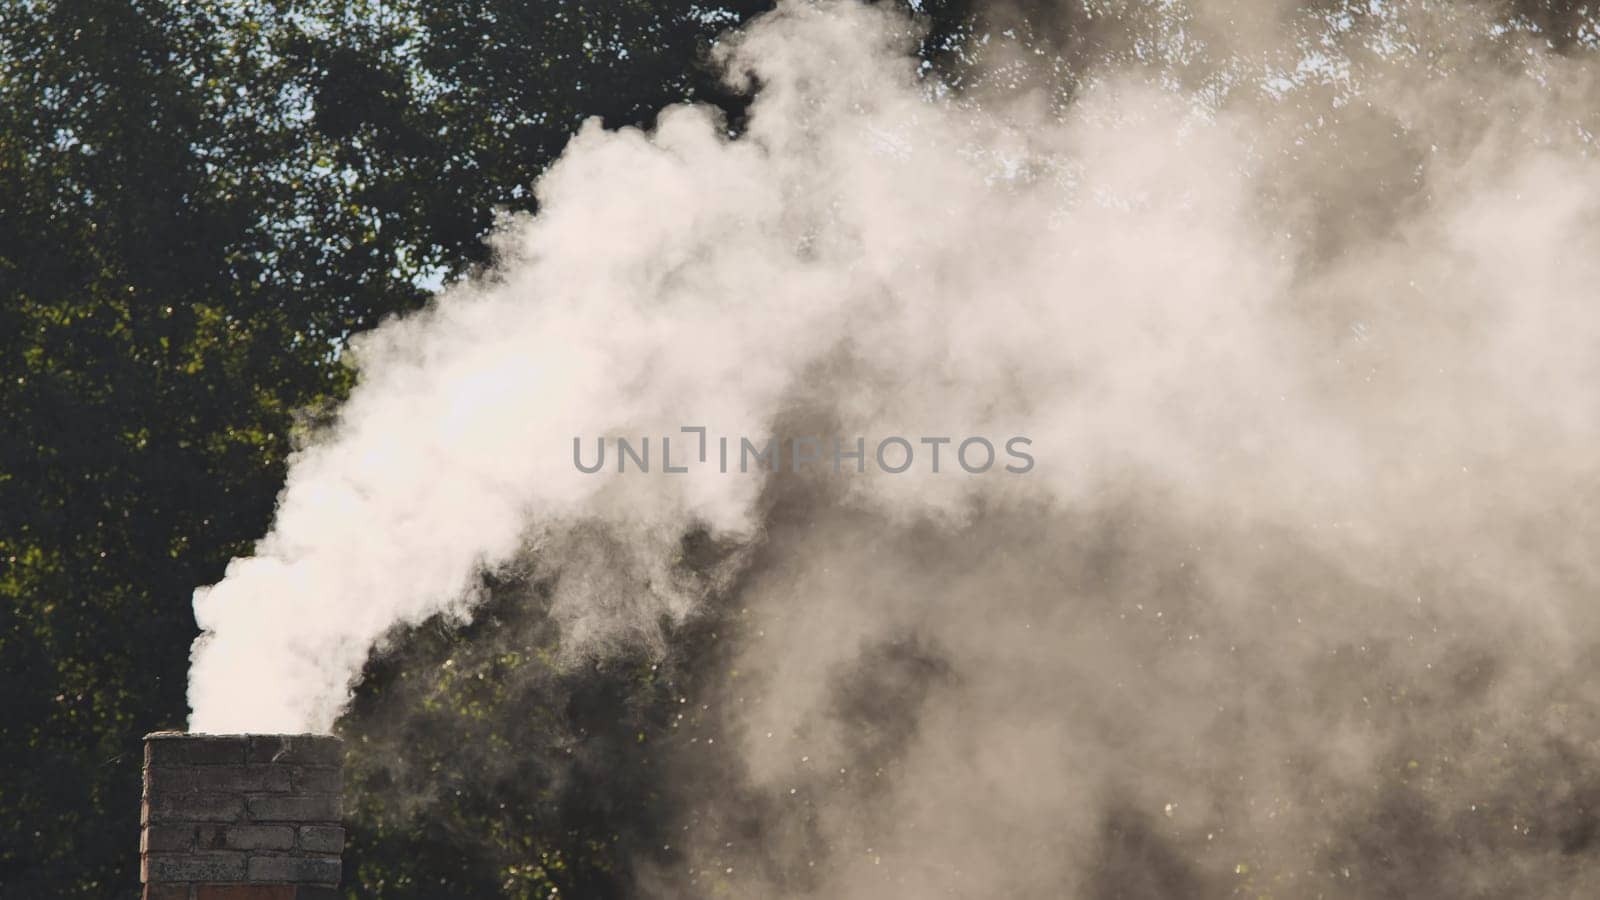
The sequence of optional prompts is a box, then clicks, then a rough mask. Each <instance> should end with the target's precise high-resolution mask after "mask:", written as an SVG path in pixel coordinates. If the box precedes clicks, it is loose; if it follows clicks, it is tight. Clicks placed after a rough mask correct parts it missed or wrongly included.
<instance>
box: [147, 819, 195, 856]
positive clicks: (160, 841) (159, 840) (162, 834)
mask: <svg viewBox="0 0 1600 900" xmlns="http://www.w3.org/2000/svg"><path fill="white" fill-rule="evenodd" d="M192 849H194V826H192V825H188V826H185V825H147V826H145V827H144V828H142V829H140V831H139V852H140V853H162V852H165V851H168V850H192Z"/></svg>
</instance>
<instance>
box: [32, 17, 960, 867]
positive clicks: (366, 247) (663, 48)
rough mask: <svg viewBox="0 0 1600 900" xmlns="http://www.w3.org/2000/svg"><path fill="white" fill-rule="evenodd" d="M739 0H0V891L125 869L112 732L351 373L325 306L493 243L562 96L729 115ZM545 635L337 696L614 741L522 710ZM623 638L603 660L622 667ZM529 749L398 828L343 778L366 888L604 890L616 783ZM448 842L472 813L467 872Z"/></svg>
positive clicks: (588, 112) (619, 116)
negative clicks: (467, 667) (535, 794)
mask: <svg viewBox="0 0 1600 900" xmlns="http://www.w3.org/2000/svg"><path fill="white" fill-rule="evenodd" d="M765 6H766V4H764V3H761V2H742V0H741V2H728V3H722V4H712V5H703V4H692V3H670V2H644V0H639V2H625V3H605V4H587V3H572V2H537V3H524V2H509V0H492V2H485V3H442V2H424V0H411V2H394V3H380V2H358V0H349V2H344V0H324V2H312V3H290V2H286V0H230V2H220V0H212V2H176V0H170V2H161V0H61V2H40V0H10V2H8V3H6V4H4V6H3V7H0V772H4V775H3V776H0V896H5V897H29V898H33V897H41V898H42V897H53V896H96V897H98V896H112V895H117V894H127V893H131V891H132V890H133V888H134V886H135V885H136V884H137V880H138V874H137V860H138V853H137V833H138V821H137V816H138V797H139V763H140V758H139V757H140V737H141V736H142V735H143V734H144V733H145V732H148V731H151V730H154V729H158V728H166V727H180V726H181V725H182V724H183V720H184V716H185V714H186V711H187V710H186V704H185V700H184V692H185V671H186V668H187V664H188V649H189V644H190V642H191V641H192V640H193V638H194V636H195V633H196V628H195V624H194V621H193V618H192V614H191V610H190V604H189V601H190V594H191V592H192V590H193V589H194V587H195V586H196V585H201V584H208V583H212V582H214V581H216V580H217V579H218V578H219V577H220V576H221V575H222V572H223V567H224V566H225V565H226V562H227V560H228V559H230V558H231V557H233V556H235V555H240V554H244V553H247V552H248V551H249V549H250V544H251V541H252V540H253V539H254V538H256V537H258V536H259V535H261V534H262V533H264V532H265V530H266V528H267V527H268V525H269V523H270V518H271V513H272V509H273V503H274V499H275V495H276V492H277V490H278V488H279V486H280V485H281V483H282V478H283V473H284V467H285V464H286V460H287V458H288V455H289V453H290V452H291V450H292V440H293V436H294V434H295V432H296V429H297V427H300V425H299V423H300V422H301V421H302V420H301V419H299V418H297V416H299V415H300V411H302V410H311V409H318V408H327V407H328V406H329V405H331V404H332V403H334V402H336V401H337V399H338V398H339V397H340V396H342V394H343V392H344V391H345V390H346V389H347V388H348V386H349V382H350V380H351V373H350V372H349V370H348V369H347V368H345V367H344V366H343V365H342V364H341V363H340V360H339V354H340V350H341V347H342V344H343V341H344V339H345V338H346V337H347V336H348V335H349V334H351V333H352V332H354V331H357V330H360V329H364V328H369V327H371V326H372V325H374V324H376V323H377V322H378V321H379V320H380V319H382V318H383V317H384V316H386V315H391V314H394V313H397V312H402V311H405V310H409V309H413V308H416V307H417V306H419V305H420V304H421V303H422V302H423V301H424V300H425V297H426V287H427V286H430V285H436V284H438V283H440V282H441V281H443V280H445V279H448V278H451V277H455V276H457V275H460V274H462V273H463V272H465V271H467V270H468V269H469V268H470V267H471V266H473V265H474V264H477V263H481V262H483V261H485V260H487V258H488V250H487V249H486V245H485V243H484V237H485V235H486V233H487V232H488V231H489V229H490V228H491V227H492V224H493V218H492V217H493V215H494V211H495V210H496V209H510V210H523V211H527V210H531V209H533V207H534V198H533V196H532V193H531V186H532V184H533V182H534V180H535V179H536V178H537V176H538V175H539V173H540V172H541V171H542V170H543V169H544V168H545V166H547V165H548V164H549V163H550V161H551V160H552V159H553V158H554V157H555V155H556V154H558V153H559V152H560V150H561V148H562V146H563V144H564V142H565V140H566V137H567V135H568V134H569V133H571V132H572V131H573V130H574V129H575V127H576V126H577V124H578V123H579V122H580V121H582V120H583V119H585V118H587V117H589V116H595V115H598V116H602V117H603V118H604V119H605V121H606V123H607V124H608V125H612V126H620V125H624V124H649V122H650V120H651V117H652V116H653V115H654V113H655V112H656V111H657V110H658V109H659V108H661V107H662V106H664V105H667V104H669V103H673V102H678V101H682V100H690V99H695V100H704V101H709V102H715V103H718V104H721V105H722V106H724V108H726V109H727V110H728V112H729V114H730V121H732V122H734V123H735V124H737V121H738V114H739V109H740V103H741V100H740V98H738V97H736V96H733V95H731V94H729V93H728V92H727V91H726V89H724V88H723V87H721V86H720V83H719V81H718V80H717V78H716V77H715V76H714V74H713V73H711V72H709V71H708V70H707V69H706V67H705V65H704V56H705V51H706V49H707V47H708V46H709V44H710V42H711V41H713V40H714V38H715V36H716V35H717V34H718V33H719V32H721V31H722V30H724V29H725V28H727V27H730V26H733V25H736V24H737V23H739V22H741V21H743V20H744V19H746V18H748V17H749V16H751V15H752V14H754V13H756V12H759V11H760V10H761V9H762V8H764V7H765ZM958 7H961V5H960V4H957V5H955V6H952V7H951V8H952V10H954V11H956V15H955V16H954V17H953V18H948V19H947V24H946V25H945V26H942V27H941V28H940V29H938V31H937V32H936V37H935V39H934V40H933V43H937V42H938V41H943V42H944V43H942V44H939V45H938V46H934V47H933V49H934V50H936V51H939V50H941V48H943V50H946V51H947V50H948V49H949V47H951V46H953V43H951V41H953V37H952V35H955V34H957V33H958V31H959V29H958V28H956V27H955V26H954V25H950V24H949V23H950V22H955V21H957V20H958V19H959V9H958ZM933 43H931V44H930V46H933ZM941 52H942V51H941ZM525 632H526V629H523V631H521V632H519V633H525ZM406 640H407V641H417V642H419V643H418V644H417V647H416V649H415V650H414V651H410V652H411V653H412V654H413V655H416V654H422V655H426V654H427V653H429V652H431V651H430V645H428V643H427V642H426V641H425V640H424V639H423V638H421V637H418V636H416V635H413V636H410V637H408V638H406ZM537 643H538V642H537V641H535V644H537ZM406 658H410V657H406ZM538 659H539V657H538V648H537V647H534V649H533V650H528V649H526V648H523V649H517V650H514V651H507V653H506V654H505V655H502V656H499V657H496V658H495V659H494V660H490V661H487V662H480V664H481V665H485V666H488V667H489V669H488V671H490V672H491V674H493V673H500V675H505V674H506V673H508V672H512V671H515V672H518V673H521V674H520V675H519V676H518V678H516V679H515V680H514V683H515V684H516V685H518V686H519V687H518V688H517V690H516V691H515V692H514V693H512V694H503V693H502V694H498V695H491V696H487V697H485V696H479V695H478V694H477V693H476V692H475V691H474V690H463V688H466V687H472V688H475V687H476V686H477V684H476V682H465V683H454V682H449V683H440V684H434V685H430V686H429V687H428V689H427V690H425V691H420V692H408V691H407V690H406V689H405V682H404V675H403V670H402V668H401V667H397V666H390V667H388V668H383V667H379V668H375V669H374V670H373V671H371V672H369V683H368V685H366V687H365V688H364V690H366V691H367V692H368V695H367V699H366V700H365V701H364V702H366V703H367V706H366V707H363V709H367V710H369V711H370V710H374V709H379V708H387V707H383V706H382V704H378V705H377V706H374V705H373V704H375V703H377V701H376V700H373V699H372V698H374V697H377V696H380V695H381V696H385V697H388V698H391V700H390V701H389V702H391V703H392V702H398V701H394V700H393V699H392V698H396V697H398V698H403V699H404V702H405V704H406V705H407V707H408V713H407V714H408V715H409V714H410V712H417V713H418V714H419V715H423V716H424V717H425V716H427V715H434V716H437V717H439V718H440V719H441V721H448V722H449V723H450V725H451V727H463V724H462V723H468V724H471V723H478V725H475V726H473V727H478V728H479V730H480V731H481V732H482V733H478V732H476V731H471V730H470V729H469V731H468V736H467V737H466V738H465V739H467V740H481V741H483V742H485V743H484V746H488V747H502V748H504V749H505V750H506V752H507V755H510V752H511V750H512V749H513V748H516V747H518V746H521V745H523V744H524V743H527V744H531V745H537V746H541V747H547V746H548V742H546V743H544V744H541V743H540V741H544V740H545V739H546V738H549V737H550V736H551V735H556V734H569V733H571V729H572V728H574V727H579V728H582V729H591V728H592V729H593V730H595V731H606V733H608V734H612V737H614V738H615V739H616V742H615V743H616V746H618V747H620V746H625V745H627V744H628V743H629V742H630V741H633V740H634V739H635V738H636V737H637V735H639V734H642V733H644V731H646V730H648V729H646V727H645V726H646V724H648V723H647V721H646V720H649V719H650V716H651V715H654V713H651V712H650V711H649V710H650V709H652V708H654V707H651V706H650V704H649V703H646V704H645V706H643V707H639V708H638V709H635V710H634V711H633V712H629V713H627V714H622V712H623V711H622V710H621V709H620V707H619V706H618V705H617V704H621V703H622V700H620V699H619V700H617V702H616V703H614V704H612V705H610V706H607V705H605V704H601V705H598V706H593V707H592V708H593V709H597V710H602V711H608V710H609V711H617V712H618V713H619V714H618V715H617V717H616V718H615V719H614V720H612V721H611V724H609V725H605V726H604V727H602V726H601V725H600V724H597V723H590V724H580V725H576V726H575V725H574V722H573V720H572V717H571V711H570V710H558V711H539V710H538V703H539V699H538V697H539V694H538V692H537V691H536V690H535V688H536V687H537V686H538V685H539V684H541V683H542V682H541V681H540V680H539V679H535V678H530V677H527V673H528V672H529V671H533V670H536V669H537V668H538V666H539V662H538ZM636 674H637V673H634V672H633V671H632V670H628V669H625V670H623V671H620V672H618V673H614V677H611V678H609V679H602V680H601V681H600V682H599V684H600V685H601V686H602V687H599V688H595V689H597V690H599V689H605V690H613V691H614V692H615V696H616V697H617V698H621V697H623V696H624V694H627V692H626V691H623V690H622V687H621V686H623V685H628V686H631V687H630V690H631V689H633V688H640V684H641V683H640V682H638V681H636V680H635V675H636ZM502 680H503V679H502ZM486 683H489V684H493V683H496V681H495V679H494V678H490V679H489V681H488V682H486ZM605 685H609V687H604V686H605ZM644 696H647V697H648V696H652V695H651V694H650V692H649V690H645V693H644ZM660 699H661V698H659V697H658V698H657V700H660ZM413 704H415V709H410V707H411V705H413ZM508 704H529V705H530V706H529V709H533V710H535V712H536V713H537V714H536V715H533V714H530V715H532V717H531V718H528V719H526V720H525V721H524V723H523V725H524V727H525V728H528V729H533V730H532V731H524V732H518V733H502V731H503V729H500V730H497V729H499V728H500V727H499V726H496V725H495V724H494V723H492V722H490V721H489V719H490V718H494V717H492V716H490V715H489V712H490V711H493V712H495V713H496V716H500V717H503V715H504V713H505V710H506V709H507V708H509V707H508ZM623 705H626V704H623ZM547 713H548V715H549V716H550V717H551V718H548V719H541V718H540V716H544V715H546V714H547ZM396 714H398V713H396ZM378 721H379V720H376V719H372V720H367V719H360V718H359V716H358V717H357V719H355V720H353V721H352V722H351V724H350V728H351V729H352V732H353V733H357V732H360V733H366V734H369V735H371V734H376V733H377V732H378V729H377V728H376V723H377V722H378ZM540 723H543V724H542V725H541V724H540ZM369 726H370V727H369ZM480 726H481V727H480ZM607 729H609V731H607ZM612 732H614V734H613V733H612ZM605 746H607V747H610V746H612V745H611V744H609V743H607V744H605ZM543 752H545V751H543V750H540V751H538V752H536V753H535V754H534V756H533V759H534V762H532V763H529V764H528V765H532V766H534V768H533V769H527V768H522V769H517V770H515V771H513V772H512V773H511V775H510V776H508V777H516V778H521V779H524V780H523V781H522V782H519V783H522V784H533V783H540V782H538V779H539V778H544V779H547V780H548V781H549V783H550V784H551V785H553V786H554V785H565V787H551V788H550V792H549V794H548V798H549V799H548V802H547V804H546V805H545V806H544V807H539V808H536V809H534V810H532V811H526V812H519V813H516V814H511V813H507V814H505V815H504V816H501V815H499V814H498V813H495V814H494V815H492V816H489V815H487V814H486V813H485V810H493V809H496V807H494V806H492V805H490V804H491V801H493V800H494V797H493V795H492V793H489V794H483V793H480V794H469V795H468V796H469V799H471V798H473V797H476V798H477V800H473V801H472V802H467V801H462V802H461V803H459V804H457V805H456V806H455V807H453V808H455V809H457V812H458V813H459V815H460V816H463V817H465V818H464V819H462V820H460V821H457V820H451V819H449V818H448V817H446V818H445V819H442V820H440V821H438V822H436V823H434V824H431V825H427V826H425V827H423V830H421V831H418V830H416V828H417V826H414V825H409V824H408V825H404V826H401V825H396V824H394V823H395V822H400V821H411V820H403V819H399V818H395V817H394V816H395V811H394V810H391V809H386V808H380V807H379V806H375V805H372V804H368V805H365V806H361V807H359V809H358V813H357V817H358V820H359V821H358V822H357V823H356V824H357V828H356V835H357V837H356V839H355V840H356V843H355V844H354V845H353V847H352V854H353V859H355V860H357V861H358V862H357V865H355V866H353V867H352V879H353V880H354V881H355V882H356V883H357V884H358V892H359V893H360V894H361V895H362V896H440V895H441V894H440V893H439V890H440V888H439V885H440V884H441V883H449V884H452V885H454V887H453V888H452V889H451V890H449V891H447V892H446V893H448V894H449V895H451V896H485V895H495V894H497V893H498V894H499V895H503V896H508V897H509V896H516V897H520V896H535V895H544V894H545V893H546V892H547V890H548V889H549V888H551V887H562V888H563V890H564V891H565V892H567V893H568V894H571V893H572V890H573V888H574V887H577V888H579V889H582V888H583V887H584V886H588V887H589V888H590V889H591V890H592V891H593V892H594V893H590V894H587V896H599V895H603V894H606V893H608V892H612V891H614V890H615V889H616V888H617V886H618V885H619V884H620V883H621V882H619V881H617V880H616V879H615V878H614V877H612V876H609V875H607V874H606V873H607V871H608V869H609V868H611V867H614V865H615V863H616V859H617V856H616V853H617V850H616V848H617V846H619V845H618V844H617V841H616V840H614V839H613V838H612V837H608V835H610V834H612V833H613V829H612V826H611V825H610V824H609V823H610V819H609V818H608V816H610V815H611V811H608V810H607V809H603V808H595V807H593V804H592V803H589V802H588V801H586V800H585V799H584V798H585V797H586V796H589V794H586V793H585V791H584V785H585V784H587V783H590V782H587V781H585V778H589V777H599V776H593V775H592V773H591V775H589V776H584V775H582V772H581V771H580V770H579V769H574V768H572V766H571V765H570V762H569V761H568V757H567V756H566V754H564V753H562V754H560V755H558V756H555V757H542V756H539V755H538V753H543ZM552 752H553V751H552ZM607 752H610V751H607ZM619 752H620V751H619ZM603 756H604V754H602V757H603ZM355 757H356V762H355V766H356V769H355V771H356V772H357V775H358V777H357V778H356V779H354V780H355V783H356V784H358V785H369V786H370V785H372V784H373V782H372V781H371V779H369V778H367V777H366V774H364V773H373V772H378V771H379V769H376V768H373V766H372V765H369V763H368V762H363V757H362V751H361V750H360V749H359V748H358V749H357V751H356V753H355ZM438 765H440V766H442V765H443V763H442V762H441V763H439V764H438ZM580 769H581V767H580ZM575 773H576V774H575ZM447 774H448V773H443V774H441V773H439V772H433V773H431V774H430V775H429V778H430V779H433V778H436V777H438V778H443V777H446V775H447ZM374 777H376V776H374ZM528 779H533V780H532V781H529V780H528ZM481 786H482V785H481V783H480V785H479V788H480V789H481ZM475 790H478V789H475ZM641 790H642V788H641ZM369 793H370V794H371V795H372V796H377V795H378V792H377V791H372V792H369ZM595 796H602V797H611V796H614V795H613V794H611V793H604V792H602V793H599V794H595ZM479 801H481V802H479ZM374 802H376V801H374ZM474 804H477V805H474ZM586 804H588V805H586ZM541 810H542V811H541ZM469 819H470V821H468V820H469ZM646 819H648V817H646ZM446 833H448V834H453V835H456V837H454V838H451V837H448V836H447V835H446ZM461 834H470V835H471V836H472V837H471V839H470V840H463V839H460V837H459V836H460V835H461ZM485 836H487V838H485ZM469 846H473V847H479V848H482V847H489V848H492V851H493V852H492V853H491V856H492V857H493V859H492V860H490V862H491V863H492V865H490V866H489V868H488V871H490V872H493V873H496V874H494V876H493V877H492V878H491V879H490V880H489V881H481V882H480V881H476V880H473V879H481V878H482V872H483V871H485V870H484V868H483V867H482V866H478V865H476V863H477V862H480V861H481V860H479V859H478V858H475V857H468V856H462V855H461V854H462V853H465V852H467V851H466V850H465V849H464V848H467V847H469ZM429 847H432V848H434V849H433V850H431V851H430V850H428V849H427V848H429ZM427 879H431V884H428V885H427V886H425V887H417V886H416V885H418V884H421V883H422V881H423V880H427ZM441 879H442V881H441ZM451 879H455V880H454V881H452V880H451ZM405 884H411V885H413V888H412V889H402V888H401V887H399V886H401V885H405ZM580 895H582V894H580Z"/></svg>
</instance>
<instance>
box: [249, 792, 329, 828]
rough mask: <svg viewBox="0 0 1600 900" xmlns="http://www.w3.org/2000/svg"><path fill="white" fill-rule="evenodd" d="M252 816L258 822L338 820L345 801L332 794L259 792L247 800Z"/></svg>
mask: <svg viewBox="0 0 1600 900" xmlns="http://www.w3.org/2000/svg"><path fill="white" fill-rule="evenodd" d="M246 802H247V803H248V804H249V807H250V818H251V819H253V820H255V821H257V822H317V823H321V822H337V821H339V820H340V819H341V818H343V815H342V813H343V803H342V802H341V801H340V798H339V797H336V796H333V795H331V794H318V795H315V796H309V797H303V796H301V797H295V796H283V795H274V794H258V795H256V796H253V797H250V798H249V799H248V800H247V801H246Z"/></svg>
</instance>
